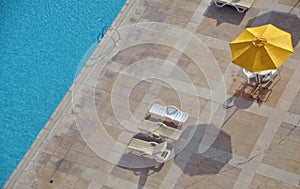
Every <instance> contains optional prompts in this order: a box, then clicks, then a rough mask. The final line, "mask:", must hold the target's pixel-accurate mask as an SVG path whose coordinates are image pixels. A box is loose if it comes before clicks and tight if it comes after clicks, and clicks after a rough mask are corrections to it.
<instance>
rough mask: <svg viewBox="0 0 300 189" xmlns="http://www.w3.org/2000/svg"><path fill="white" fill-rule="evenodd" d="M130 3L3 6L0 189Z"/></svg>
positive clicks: (32, 1)
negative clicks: (81, 66)
mask: <svg viewBox="0 0 300 189" xmlns="http://www.w3.org/2000/svg"><path fill="white" fill-rule="evenodd" d="M125 1H126V0H85V1H77V0H65V1H59V0H48V1H40V0H22V1H17V0H2V1H0V76H1V79H0V107H1V110H0V123H1V125H0V150H1V153H0V177H1V180H0V186H3V185H4V183H5V181H6V180H7V178H8V177H9V175H10V174H11V173H12V171H13V170H14V168H15V167H16V165H17V164H18V163H19V161H20V160H21V159H22V157H23V155H24V154H25V153H26V151H27V150H28V148H29V147H30V145H31V144H32V142H33V141H34V139H35V137H36V136H37V134H38V133H39V132H40V130H41V129H42V127H43V126H44V124H45V123H46V122H47V120H48V119H49V117H50V116H51V114H52V112H53V111H54V109H55V108H56V106H57V105H58V103H59V102H60V101H61V99H62V97H63V96H64V95H65V93H66V92H67V90H68V88H69V87H70V86H71V84H72V82H73V80H74V76H75V73H76V70H77V67H78V65H79V63H80V61H81V58H82V57H83V55H84V54H85V52H86V51H87V50H88V49H89V47H90V46H92V44H95V42H96V40H97V36H98V34H99V32H101V30H102V28H103V27H104V26H105V25H108V26H109V25H110V24H111V23H112V21H113V20H114V18H115V17H116V15H117V14H118V12H119V11H120V9H121V8H122V6H123V4H124V3H125Z"/></svg>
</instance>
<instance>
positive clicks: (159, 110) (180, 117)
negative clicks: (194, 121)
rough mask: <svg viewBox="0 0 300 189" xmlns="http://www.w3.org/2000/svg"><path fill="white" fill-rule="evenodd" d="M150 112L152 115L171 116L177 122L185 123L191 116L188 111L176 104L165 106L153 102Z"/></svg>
mask: <svg viewBox="0 0 300 189" xmlns="http://www.w3.org/2000/svg"><path fill="white" fill-rule="evenodd" d="M149 113H150V114H151V116H153V115H156V116H159V117H160V118H169V119H171V120H172V121H173V122H174V123H175V124H183V123H184V122H186V120H187V119H188V117H189V114H188V113H186V112H182V111H181V110H179V109H178V108H176V107H175V106H163V105H160V104H152V106H151V108H150V109H149Z"/></svg>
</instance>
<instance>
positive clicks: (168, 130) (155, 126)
mask: <svg viewBox="0 0 300 189" xmlns="http://www.w3.org/2000/svg"><path fill="white" fill-rule="evenodd" d="M139 129H141V130H144V131H148V132H153V133H157V134H159V135H160V136H162V137H166V138H170V139H172V140H178V139H179V137H180V135H181V133H182V131H181V130H178V129H175V128H173V127H169V126H167V125H166V124H164V123H161V122H152V121H149V120H143V121H142V123H141V124H140V126H139Z"/></svg>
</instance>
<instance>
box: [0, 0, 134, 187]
mask: <svg viewBox="0 0 300 189" xmlns="http://www.w3.org/2000/svg"><path fill="white" fill-rule="evenodd" d="M135 1H136V0H126V2H125V3H124V5H123V6H122V8H121V10H120V11H119V13H118V14H117V16H116V17H115V19H114V21H113V22H112V24H111V26H112V27H114V28H118V27H119V26H120V24H121V23H122V22H123V20H124V19H125V16H127V15H128V13H129V11H130V10H131V8H132V6H133V4H134V3H135ZM130 5H131V6H130ZM109 32H110V31H107V33H109ZM97 48H99V45H98V46H97ZM97 48H96V49H97ZM96 49H95V50H94V51H96ZM83 69H84V68H83ZM83 69H82V70H81V71H80V73H79V74H78V75H77V77H76V78H75V79H74V81H73V83H72V84H71V86H70V87H69V89H68V90H67V92H66V93H65V95H64V96H63V98H62V100H61V101H60V102H59V104H58V105H57V106H56V108H55V110H54V111H53V113H52V114H51V116H50V118H49V119H48V120H47V122H46V124H45V125H44V126H43V128H42V129H41V131H40V132H39V134H38V135H37V137H36V138H35V139H34V141H33V142H32V144H31V145H30V147H29V149H28V150H27V152H26V153H25V155H24V156H23V157H22V159H21V160H20V162H19V163H18V165H17V166H16V167H15V169H14V171H13V172H12V173H11V174H10V176H9V177H8V179H7V180H6V182H5V183H4V185H3V186H2V188H3V189H8V188H12V187H13V186H14V185H15V183H16V180H15V179H14V178H16V177H17V176H18V175H19V174H21V171H23V170H24V169H25V168H26V166H27V165H28V163H29V161H27V159H28V157H32V156H34V155H35V152H36V151H37V150H38V149H39V147H40V146H41V145H42V143H43V140H44V139H46V137H47V136H48V134H49V133H50V131H51V130H52V129H54V128H55V127H56V123H57V120H59V118H60V117H61V116H62V115H58V113H61V112H60V111H59V110H60V109H61V107H63V106H65V108H63V109H62V110H65V109H66V107H67V106H68V105H69V104H71V102H72V100H71V99H72V89H73V88H74V84H75V82H76V81H77V80H79V79H80V78H81V77H82V75H83V74H82V71H83Z"/></svg>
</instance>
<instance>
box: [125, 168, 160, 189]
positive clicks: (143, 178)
mask: <svg viewBox="0 0 300 189" xmlns="http://www.w3.org/2000/svg"><path fill="white" fill-rule="evenodd" d="M163 166H164V164H158V165H154V166H151V167H146V168H128V167H122V166H119V167H121V168H123V169H127V170H131V171H133V174H134V175H135V176H139V177H140V178H139V182H138V187H137V189H142V188H144V186H145V184H146V182H147V179H148V177H149V176H150V175H152V174H155V173H158V172H160V170H161V169H162V167H163Z"/></svg>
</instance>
